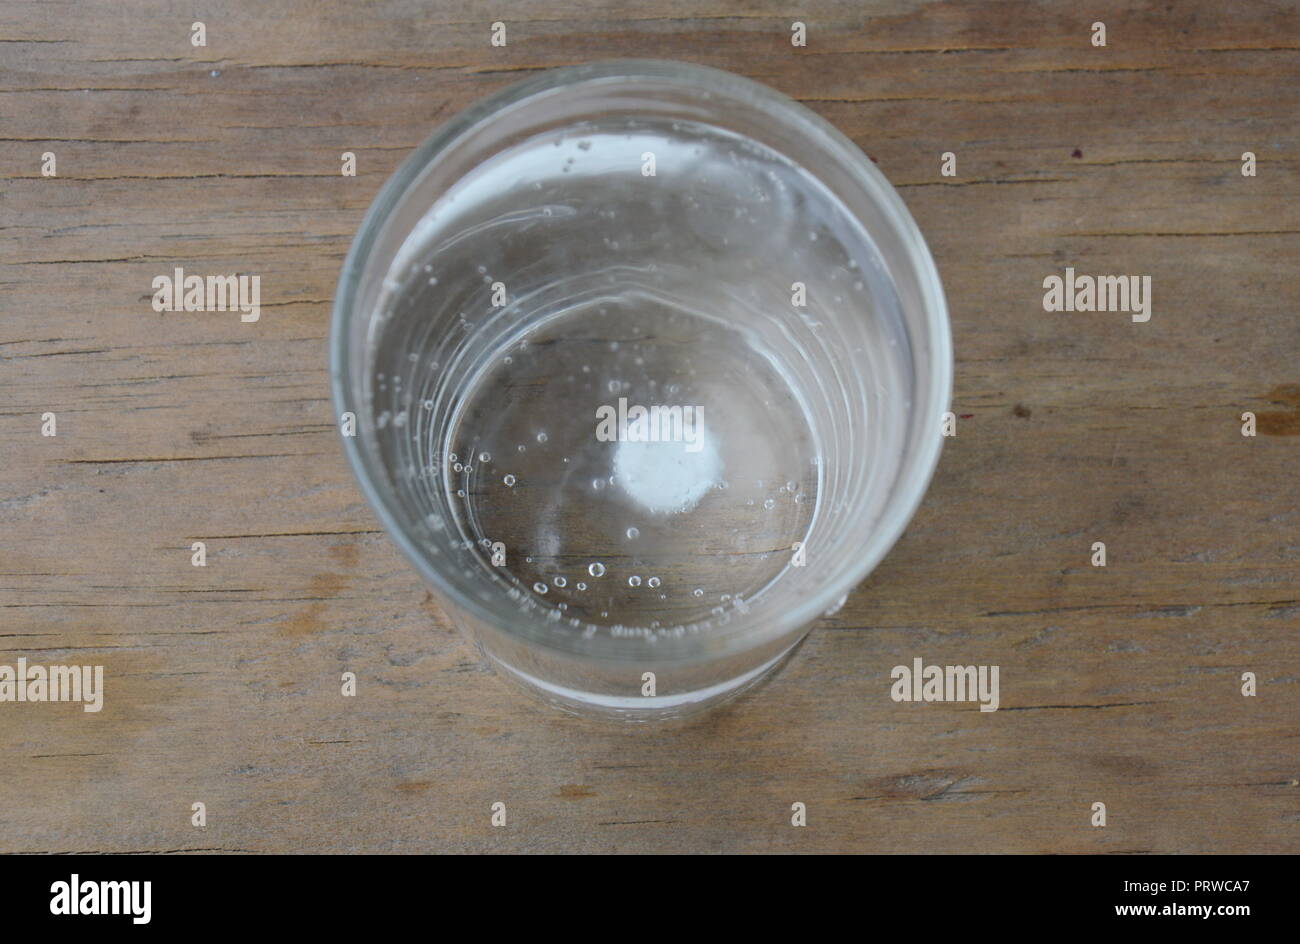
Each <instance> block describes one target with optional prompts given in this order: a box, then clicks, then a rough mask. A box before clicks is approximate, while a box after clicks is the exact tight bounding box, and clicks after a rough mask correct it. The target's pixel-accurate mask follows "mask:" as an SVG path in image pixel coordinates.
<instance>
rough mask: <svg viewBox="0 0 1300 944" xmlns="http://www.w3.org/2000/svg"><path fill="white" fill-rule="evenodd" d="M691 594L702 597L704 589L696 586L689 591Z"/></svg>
mask: <svg viewBox="0 0 1300 944" xmlns="http://www.w3.org/2000/svg"><path fill="white" fill-rule="evenodd" d="M691 596H693V597H702V596H704V590H703V589H702V588H700V587H696V588H695V589H694V590H692V591H691Z"/></svg>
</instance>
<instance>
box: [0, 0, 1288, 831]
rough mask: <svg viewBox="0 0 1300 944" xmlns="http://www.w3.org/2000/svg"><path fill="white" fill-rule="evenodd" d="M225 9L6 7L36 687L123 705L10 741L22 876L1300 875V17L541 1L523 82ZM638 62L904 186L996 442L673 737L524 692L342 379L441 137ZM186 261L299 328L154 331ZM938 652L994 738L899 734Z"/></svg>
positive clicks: (373, 26) (29, 632) (15, 396)
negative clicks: (1012, 855) (470, 109)
mask: <svg viewBox="0 0 1300 944" xmlns="http://www.w3.org/2000/svg"><path fill="white" fill-rule="evenodd" d="M202 6H203V13H202V14H199V13H193V14H192V13H190V12H188V8H187V11H181V10H180V8H177V7H174V6H171V5H158V4H151V3H147V2H143V0H124V2H116V3H112V4H109V3H98V4H81V5H75V6H74V5H70V4H63V3H53V2H51V3H42V4H39V5H37V4H32V3H22V2H13V0H4V2H3V3H0V173H2V174H3V177H4V184H3V192H2V193H0V311H2V312H3V314H2V315H0V318H2V321H0V384H2V385H3V391H4V403H3V408H2V409H0V443H2V444H3V449H4V459H3V462H0V577H2V582H0V612H2V613H3V616H2V617H0V663H6V664H14V663H15V662H16V660H17V659H18V658H19V657H23V658H26V659H28V661H29V662H32V663H40V664H50V663H71V664H82V663H86V664H97V665H103V666H104V671H105V686H106V694H105V701H104V707H103V710H102V711H101V712H99V713H86V712H84V711H82V710H81V708H80V707H79V706H77V705H72V704H12V703H4V704H0V757H3V759H4V770H3V776H0V851H3V852H15V851H47V852H68V851H119V852H120V851H175V852H181V851H200V850H202V851H222V852H240V851H253V852H270V851H318V852H347V851H363V850H364V851H390V852H417V851H434V850H442V851H484V850H488V851H529V852H558V851H577V852H591V851H618V852H640V851H671V852H718V851H733V852H759V851H880V852H909V851H921V852H1072V853H1091V852H1100V853H1145V852H1212V851H1218V852H1265V851H1269V852H1296V851H1300V750H1298V748H1300V739H1298V737H1297V735H1298V734H1300V730H1298V728H1297V721H1298V719H1300V668H1298V667H1297V666H1298V660H1300V643H1297V635H1296V630H1297V628H1300V589H1297V576H1298V574H1297V571H1298V570H1300V527H1298V525H1300V484H1298V478H1297V457H1298V456H1300V449H1298V448H1297V446H1300V438H1297V435H1298V434H1300V363H1298V362H1297V349H1298V347H1300V344H1298V342H1300V318H1298V317H1297V304H1298V303H1300V291H1298V288H1297V280H1296V277H1295V273H1296V258H1297V251H1298V250H1300V238H1297V234H1298V232H1300V200H1298V199H1297V193H1298V192H1300V188H1298V187H1297V183H1298V182H1300V181H1298V175H1297V167H1298V166H1300V165H1298V164H1297V156H1296V155H1297V146H1298V145H1300V134H1298V126H1297V121H1296V116H1297V114H1298V113H1300V112H1298V106H1300V82H1298V81H1297V80H1298V79H1300V42H1298V40H1297V36H1298V35H1300V31H1298V30H1297V26H1298V25H1300V23H1298V17H1297V13H1296V8H1295V7H1294V6H1291V5H1289V4H1285V3H1242V4H1233V5H1224V4H1218V3H1212V2H1208V0H1202V2H1196V3H1179V4H1173V3H1168V4H1164V3H1153V4H1142V5H1130V4H1120V3H1103V4H1101V5H1100V6H1099V7H1097V8H1096V9H1090V11H1089V12H1087V13H1083V12H1079V10H1080V8H1079V7H1078V5H1077V4H1073V3H1069V2H1064V0H1062V2H1056V0H1052V2H1043V3H1029V2H1007V3H977V2H947V3H926V2H906V0H890V2H885V3H879V4H865V3H864V4H857V3H848V2H835V3H825V2H822V3H817V2H811V3H805V4H802V5H800V7H799V13H798V16H799V18H800V20H801V21H802V22H804V23H805V24H806V26H807V30H808V44H807V46H806V47H804V48H796V47H794V46H792V44H791V42H790V36H791V23H792V21H793V15H792V12H791V8H789V6H788V5H786V4H780V3H776V2H772V0H756V2H747V3H744V4H734V5H727V4H723V3H718V2H713V0H704V2H698V3H685V2H681V0H652V2H647V0H642V2H633V3H626V4H622V3H620V4H608V5H606V4H600V3H593V2H580V3H563V4H561V3H556V2H550V0H548V2H543V3H530V4H519V5H509V6H510V7H512V8H514V9H517V11H518V12H515V13H514V14H513V15H509V18H508V19H507V20H506V21H505V22H506V26H507V45H506V46H505V47H493V46H492V45H490V43H489V38H490V31H491V24H492V22H493V21H495V20H497V19H499V18H500V17H501V16H503V15H507V14H504V13H503V12H502V10H503V9H504V7H503V5H501V4H492V3H484V2H479V0H468V2H464V3H455V4H452V3H438V4H432V5H430V4H425V3H419V2H414V0H400V2H386V3H378V4H374V5H362V4H356V3H342V2H337V0H311V2H306V0H302V2H287V0H286V2H258V3H252V2H238V3H236V2H220V0H214V2H210V3H206V4H204V5H202ZM195 9H197V8H195ZM200 15H201V16H203V17H204V25H205V27H206V42H207V45H206V46H202V47H196V46H193V45H192V43H191V36H192V35H193V34H192V32H191V24H192V19H193V18H196V17H198V16H200ZM1094 20H1099V21H1102V22H1104V23H1105V25H1106V31H1107V35H1106V38H1107V44H1106V46H1104V47H1097V46H1094V45H1092V43H1091V41H1090V40H1091V37H1092V35H1093V33H1092V31H1091V28H1090V27H1091V24H1092V22H1093V21H1094ZM629 55H634V56H643V57H656V58H669V59H681V60H688V61H694V62H701V63H705V64H708V65H713V66H718V67H721V68H725V69H730V70H733V71H736V72H739V73H741V74H743V75H746V76H749V77H751V78H754V79H758V80H760V81H762V82H766V83H768V84H770V85H772V86H773V87H775V88H777V89H779V90H781V91H783V92H785V93H786V94H788V95H791V96H793V97H795V98H797V99H798V100H800V101H802V102H804V103H806V104H807V105H808V107H810V108H812V109H814V110H816V111H817V112H818V113H820V114H821V115H823V116H825V117H826V118H827V119H828V120H830V121H831V122H833V123H834V124H835V125H836V126H837V127H839V128H840V129H842V130H843V131H844V132H845V133H846V134H848V135H849V136H850V137H851V138H853V139H854V140H855V141H856V142H857V143H858V144H859V145H860V146H861V147H862V148H863V149H864V150H865V151H866V152H867V153H869V154H870V155H871V156H872V157H873V158H874V159H875V160H876V161H877V162H878V164H879V166H880V168H881V170H882V171H884V173H885V174H886V175H887V176H888V177H889V179H890V180H891V181H893V183H894V184H895V185H896V186H897V187H898V188H899V192H900V193H901V194H902V196H903V198H904V199H905V200H906V202H907V204H908V206H909V207H910V208H911V210H912V213H913V214H914V215H915V217H916V219H917V221H918V223H919V224H920V226H921V229H922V230H923V231H924V233H925V235H926V238H927V239H928V241H929V244H930V247H931V249H932V251H933V253H934V256H935V258H936V260H937V262H938V265H939V269H940V271H941V273H942V276H943V279H944V283H945V288H946V291H947V294H948V299H949V304H950V306H951V313H952V322H953V332H954V341H955V346H956V352H957V365H956V366H957V372H956V392H955V400H954V405H953V410H954V412H956V413H957V414H958V415H959V417H960V418H959V420H958V434H957V436H956V437H955V438H953V439H950V440H948V442H947V446H946V449H945V452H944V455H943V458H942V461H941V463H940V466H939V470H938V473H937V475H936V477H935V480H934V483H933V485H932V486H931V488H930V491H929V493H928V495H927V497H926V500H925V502H924V504H923V506H922V507H921V509H920V511H919V513H918V514H917V516H916V518H915V520H914V521H913V523H912V525H911V526H910V528H909V529H908V531H907V533H906V534H905V536H904V537H903V539H902V540H901V541H900V542H899V544H898V545H897V547H896V548H895V549H894V551H893V552H892V553H891V554H890V555H889V557H888V558H887V559H886V560H885V562H884V563H883V564H882V565H881V566H880V567H879V568H878V569H877V570H876V572H875V573H874V574H873V575H872V576H871V577H870V578H869V579H868V580H867V581H866V582H865V583H864V584H863V585H862V586H860V587H859V588H858V589H857V590H856V591H855V592H854V593H853V594H852V596H851V597H850V599H849V602H848V605H847V606H845V607H844V608H843V609H842V610H841V611H840V612H839V613H838V614H836V615H835V616H834V617H831V618H828V619H825V620H823V621H822V622H821V623H820V624H819V625H818V626H817V627H816V628H815V629H814V630H813V632H812V634H811V636H810V637H809V638H808V640H807V641H806V642H805V644H804V645H803V646H802V648H801V649H800V650H799V652H798V653H797V655H796V657H795V658H794V660H793V661H792V662H791V664H789V665H788V666H787V667H786V668H785V670H784V671H783V672H781V673H780V674H779V675H778V676H777V677H776V678H775V679H773V680H772V681H771V682H770V683H769V684H767V685H765V686H764V687H762V688H761V689H760V690H759V691H757V692H755V693H753V694H752V695H750V696H747V697H745V698H744V699H742V700H741V701H739V702H737V703H735V704H733V705H731V706H730V707H727V708H725V709H723V710H722V711H720V712H719V713H716V714H714V715H711V716H708V717H706V718H705V719H703V720H699V721H696V722H692V723H688V724H685V725H679V726H676V727H668V728H651V729H625V728H619V727H613V728H606V727H602V726H598V725H593V724H591V723H588V722H584V721H580V720H576V719H572V718H569V717H566V716H564V715H560V714H557V713H549V712H547V711H544V710H541V709H539V708H538V707H537V706H536V705H534V704H533V703H531V702H530V701H528V700H526V699H524V698H522V697H520V696H519V695H517V694H515V693H514V692H513V690H511V689H509V688H507V687H506V685H505V684H504V683H503V682H502V681H501V680H500V679H497V678H495V677H493V676H492V674H491V673H490V672H488V671H487V670H485V669H484V668H483V667H482V666H481V665H480V663H479V661H478V659H477V658H476V654H475V652H474V651H473V650H472V649H471V647H470V646H469V645H467V644H466V643H465V642H464V641H463V640H462V639H461V638H460V637H459V636H458V635H457V634H456V633H455V632H454V631H453V629H452V628H451V626H450V624H449V622H448V619H447V617H446V616H445V614H444V613H443V611H442V610H441V609H440V606H439V604H438V603H437V602H436V601H435V600H434V599H433V597H432V596H431V595H430V594H429V593H428V592H426V590H425V588H424V586H423V585H422V584H421V582H420V581H419V580H418V579H417V577H416V575H415V573H414V571H413V570H412V569H411V568H410V567H409V566H408V565H407V564H406V563H405V562H404V561H403V560H402V559H401V558H400V557H399V555H398V553H397V552H396V550H395V549H394V548H393V547H392V546H391V545H390V543H389V542H388V540H387V538H386V537H385V536H384V535H383V534H382V533H381V532H380V531H379V530H378V525H377V523H376V521H375V518H374V517H373V516H372V514H371V513H370V511H369V510H368V508H367V507H366V506H365V504H364V503H363V500H362V498H361V495H360V493H359V491H358V489H357V487H356V486H355V485H354V483H353V479H352V476H351V474H350V473H349V471H348V469H347V467H346V466H345V464H344V460H343V457H342V454H341V450H340V448H339V445H338V443H337V441H336V435H337V434H336V432H335V428H334V425H333V416H332V409H331V405H330V402H329V399H328V389H327V387H328V384H327V371H326V356H325V348H326V335H327V322H328V317H329V311H330V304H331V299H332V296H333V291H334V286H335V280H336V278H337V275H338V271H339V266H340V263H341V261H342V258H343V256H344V253H345V252H346V251H347V248H348V245H349V242H350V240H351V238H352V235H353V233H354V232H355V230H356V228H357V226H358V225H359V223H360V221H361V217H362V214H363V213H364V211H365V209H366V207H367V206H368V205H369V203H370V201H371V199H372V198H373V197H374V195H375V193H376V191H377V190H378V188H379V187H380V186H381V184H382V183H383V181H384V180H385V179H386V178H387V177H388V175H389V174H390V173H391V172H392V171H393V170H394V169H395V168H396V166H397V165H398V164H399V163H400V162H401V161H402V159H403V158H405V157H406V155H407V154H408V153H409V152H410V151H411V149H412V148H413V147H414V146H415V145H416V144H417V143H418V142H419V141H421V140H422V139H423V138H424V137H425V136H426V135H427V134H428V133H429V131H430V130H431V129H432V128H433V127H434V126H435V125H436V124H438V123H439V122H440V121H442V120H444V119H446V118H447V117H449V116H450V115H452V114H454V113H456V112H457V111H458V110H460V109H462V108H464V107H465V106H467V105H469V104H470V103H471V102H473V101H474V100H476V99H478V98H479V97H480V96H482V95H484V94H486V93H488V92H490V91H493V90H495V89H497V88H500V87H502V86H503V85H505V84H507V83H510V82H513V81H515V80H517V79H519V78H520V77H522V76H526V75H529V74H532V73H533V72H535V71H536V70H539V69H543V68H548V67H551V66H557V65H562V64H568V63H578V62H586V61H590V60H594V59H602V58H610V57H617V56H629ZM344 151H351V152H354V153H355V154H356V156H357V175H356V176H355V177H347V176H343V175H342V174H340V166H341V165H340V155H341V153H342V152H344ZM945 151H951V152H953V153H954V154H955V155H956V160H957V176H955V177H951V178H947V177H943V176H941V175H940V155H941V154H942V153H943V152H945ZM1245 151H1251V152H1253V153H1254V154H1255V155H1256V158H1257V162H1258V166H1257V176H1254V177H1249V176H1243V174H1242V173H1241V166H1242V157H1241V156H1242V153H1243V152H1245ZM46 152H52V153H53V154H54V155H55V158H56V171H57V176H56V177H44V176H42V173H41V168H42V161H43V158H42V155H43V154H45V153H46ZM176 266H181V267H183V268H184V269H185V270H186V271H188V272H194V273H218V272H220V273H226V272H240V273H252V274H258V275H260V276H261V279H262V317H261V319H260V320H259V321H258V322H256V323H247V324H246V323H241V321H240V319H239V316H238V315H237V314H234V313H185V312H166V313H158V312H155V311H154V310H153V308H152V307H151V304H150V299H151V295H152V287H151V283H152V280H153V278H154V277H155V276H158V275H163V274H169V273H171V271H172V270H173V268H174V267H176ZM1066 266H1073V267H1075V268H1076V269H1077V271H1078V272H1079V273H1081V274H1083V273H1088V274H1146V275H1150V276H1151V278H1152V284H1153V298H1154V305H1153V314H1152V317H1151V320H1150V321H1149V322H1147V323H1134V322H1132V320H1131V319H1130V317H1129V316H1128V315H1127V314H1124V313H1113V312H1112V313H1079V312H1074V313H1049V312H1045V311H1044V310H1043V304H1042V301H1043V285H1042V283H1043V279H1044V278H1045V277H1046V276H1049V275H1052V274H1062V273H1063V271H1064V269H1065V267H1066ZM1245 411H1251V412H1253V413H1255V414H1256V417H1257V430H1258V435H1257V436H1255V437H1253V438H1252V437H1245V436H1243V435H1242V433H1241V425H1242V420H1241V414H1242V413H1243V412H1245ZM47 412H51V413H54V414H55V417H56V422H57V435H55V436H52V437H47V436H42V435H41V427H42V422H43V421H42V416H43V414H45V413H47ZM194 541H204V542H205V543H206V546H207V565H206V566H205V567H201V568H200V567H194V566H192V565H191V550H190V548H191V544H192V543H193V542H194ZM1096 541H1103V542H1105V544H1106V547H1107V555H1108V561H1107V566H1106V567H1104V568H1101V567H1094V566H1092V565H1091V563H1090V558H1091V554H1092V552H1091V548H1092V545H1093V543H1094V542H1096ZM917 656H919V657H922V658H923V659H924V660H925V661H926V662H927V663H936V664H940V665H944V664H971V663H973V664H990V665H998V666H1000V668H1001V701H1002V707H1001V709H1000V710H999V711H997V712H993V713H982V712H979V711H978V710H976V708H975V706H974V705H972V704H950V703H934V704H902V703H895V702H893V701H892V700H891V699H890V698H889V688H890V684H891V681H890V677H889V676H890V670H891V668H892V667H893V666H895V665H897V664H901V663H908V664H910V662H911V660H912V659H913V658H914V657H917ZM346 671H352V672H355V673H356V674H357V676H358V694H357V696H356V697H353V698H345V697H342V695H341V694H340V682H339V679H340V676H341V674H342V673H343V672H346ZM1244 672H1253V673H1255V675H1256V677H1257V680H1258V694H1257V695H1256V696H1254V697H1244V696H1243V695H1242V694H1241V686H1242V681H1241V677H1242V674H1243V673H1244ZM496 801H500V802H504V803H505V804H506V807H507V810H508V820H507V825H506V826H505V827H504V828H494V827H493V826H492V825H491V824H490V811H489V808H490V806H491V804H492V803H494V802H496ZM195 802H202V803H204V804H205V805H206V826H205V827H203V828H198V827H195V826H194V825H192V822H191V818H192V816H193V814H192V812H191V809H192V804H194V803H195ZM795 802H802V803H805V804H806V805H807V809H808V814H807V821H808V824H807V826H806V827H804V828H795V827H792V826H791V825H790V817H791V812H790V811H791V804H792V803H795ZM1096 802H1103V803H1105V804H1106V809H1107V824H1106V825H1105V827H1097V826H1093V825H1092V817H1093V814H1092V806H1093V804H1094V803H1096Z"/></svg>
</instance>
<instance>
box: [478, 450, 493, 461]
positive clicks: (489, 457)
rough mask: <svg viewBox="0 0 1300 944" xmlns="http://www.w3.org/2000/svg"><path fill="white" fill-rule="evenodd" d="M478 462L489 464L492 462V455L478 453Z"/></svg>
mask: <svg viewBox="0 0 1300 944" xmlns="http://www.w3.org/2000/svg"><path fill="white" fill-rule="evenodd" d="M478 461H479V462H491V461H492V454H491V453H490V452H480V453H479V454H478Z"/></svg>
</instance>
